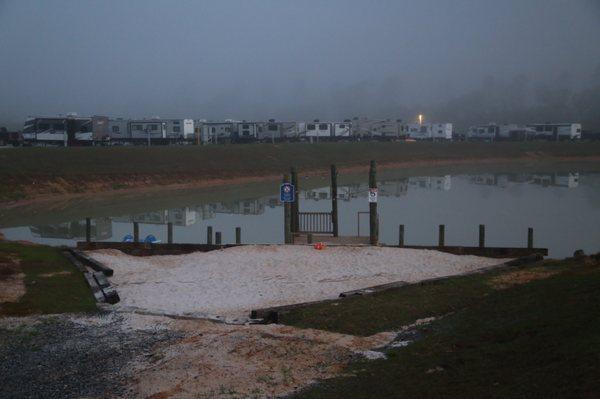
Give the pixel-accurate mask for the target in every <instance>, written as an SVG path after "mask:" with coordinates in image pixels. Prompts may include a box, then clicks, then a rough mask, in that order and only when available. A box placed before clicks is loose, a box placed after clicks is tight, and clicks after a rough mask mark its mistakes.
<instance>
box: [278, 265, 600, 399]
mask: <svg viewBox="0 0 600 399" xmlns="http://www.w3.org/2000/svg"><path fill="white" fill-rule="evenodd" d="M598 315H600V263H599V262H598V260H597V259H596V260H595V261H594V260H592V259H591V258H587V260H585V261H584V260H574V259H568V260H564V261H544V262H541V263H539V264H537V265H535V266H533V267H528V268H526V269H516V271H515V269H513V270H510V271H502V272H498V271H495V272H490V273H486V274H482V275H475V276H468V277H454V278H449V279H447V280H445V281H441V282H439V283H436V284H433V285H425V286H419V285H414V286H407V287H401V288H398V289H394V290H390V291H385V292H381V293H378V294H375V295H373V296H365V297H356V298H352V299H348V300H343V301H339V302H338V305H336V306H335V307H334V308H332V305H330V304H329V305H319V306H314V307H310V308H306V309H302V310H297V311H296V312H293V313H290V314H288V315H286V316H283V323H287V324H292V325H297V326H302V327H315V328H321V329H327V330H332V331H339V332H346V333H352V334H361V335H369V334H373V333H375V332H378V331H389V330H396V329H398V328H399V327H401V326H402V325H407V324H410V323H413V322H414V321H415V320H417V319H420V318H424V317H429V316H443V317H440V318H438V319H437V320H435V321H434V322H432V323H430V324H427V325H422V326H419V327H415V329H414V330H412V331H411V332H410V333H406V339H409V340H411V341H413V342H412V343H411V344H409V345H408V346H406V347H402V348H395V349H389V350H387V351H386V354H387V359H384V360H377V361H360V362H358V363H355V364H353V365H351V366H350V368H349V370H348V372H349V373H350V374H353V375H352V376H345V377H340V378H336V379H332V380H327V381H324V382H322V383H320V384H317V385H315V386H313V387H311V388H309V389H307V390H305V391H303V392H301V393H300V394H298V395H297V397H298V398H398V397H407V398H427V397H435V398H440V397H460V398H482V397H486V398H489V397H495V398H536V397H539V398H543V397H577V398H586V397H589V398H592V397H593V398H596V397H600V378H599V377H598V376H600V318H599V317H598Z"/></svg>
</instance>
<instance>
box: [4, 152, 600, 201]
mask: <svg viewBox="0 0 600 399" xmlns="http://www.w3.org/2000/svg"><path fill="white" fill-rule="evenodd" d="M531 162H534V163H546V162H557V163H563V162H582V163H593V162H600V155H597V156H545V155H543V154H542V155H538V154H528V155H527V156H521V157H494V158H463V159H427V160H412V161H405V162H381V163H378V165H377V167H378V170H379V171H387V170H393V169H401V168H435V167H446V166H449V167H451V166H468V165H482V166H486V165H487V166H491V165H508V164H511V165H513V164H515V163H518V164H527V163H531ZM368 170H369V165H368V164H364V165H363V164H355V165H348V166H341V167H338V172H339V173H346V174H358V173H363V172H364V173H366V172H368ZM299 174H300V175H301V176H302V177H319V176H328V174H329V170H328V168H316V169H312V170H307V171H304V170H302V169H300V170H299ZM164 179H166V180H177V179H183V180H186V181H184V182H183V183H165V182H164V181H163V180H164ZM279 179H281V174H270V175H258V174H253V175H245V176H244V175H240V176H232V177H227V176H223V177H221V178H204V179H203V178H193V177H191V176H178V175H177V174H174V175H172V176H168V175H167V176H163V175H149V176H140V177H139V178H136V177H134V178H132V177H131V176H130V175H124V176H122V178H117V179H115V177H111V178H109V179H107V178H106V177H105V176H104V177H103V176H93V177H92V178H91V179H90V180H89V181H87V182H81V181H72V182H71V181H68V180H67V179H66V178H65V177H61V176H58V177H54V176H53V177H52V178H50V179H48V180H46V181H45V182H44V184H38V185H37V186H36V187H32V186H33V185H35V181H34V184H33V185H29V186H27V191H26V196H25V198H23V199H18V200H16V201H0V209H3V210H11V209H15V208H20V207H25V206H32V205H44V204H46V203H49V202H63V201H70V200H77V199H82V200H85V199H86V198H91V197H106V196H117V195H132V194H133V195H144V194H153V193H168V192H175V191H179V190H193V189H205V188H209V187H227V186H233V185H242V184H251V183H265V182H276V181H278V180H279ZM82 186H83V187H82ZM123 186H124V187H123ZM73 189H76V190H77V191H73ZM48 191H50V192H48Z"/></svg>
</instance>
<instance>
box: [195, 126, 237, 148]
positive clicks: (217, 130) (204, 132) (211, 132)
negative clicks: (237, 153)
mask: <svg viewBox="0 0 600 399" xmlns="http://www.w3.org/2000/svg"><path fill="white" fill-rule="evenodd" d="M231 131H232V123H231V122H203V123H202V128H201V133H200V140H201V141H202V143H204V144H207V143H215V144H217V143H221V142H225V141H229V140H230V139H231Z"/></svg>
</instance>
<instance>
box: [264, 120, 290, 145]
mask: <svg viewBox="0 0 600 399" xmlns="http://www.w3.org/2000/svg"><path fill="white" fill-rule="evenodd" d="M296 136H297V129H296V122H276V121H275V120H274V119H270V120H269V121H268V122H264V123H259V125H258V132H257V138H258V140H259V141H263V142H270V141H277V140H284V139H294V138H296Z"/></svg>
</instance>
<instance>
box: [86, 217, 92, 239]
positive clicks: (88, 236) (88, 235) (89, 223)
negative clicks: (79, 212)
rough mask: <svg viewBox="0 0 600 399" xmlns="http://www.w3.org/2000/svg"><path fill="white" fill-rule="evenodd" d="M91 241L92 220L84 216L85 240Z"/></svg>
mask: <svg viewBox="0 0 600 399" xmlns="http://www.w3.org/2000/svg"><path fill="white" fill-rule="evenodd" d="M90 241H92V221H91V220H90V218H85V242H90Z"/></svg>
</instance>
